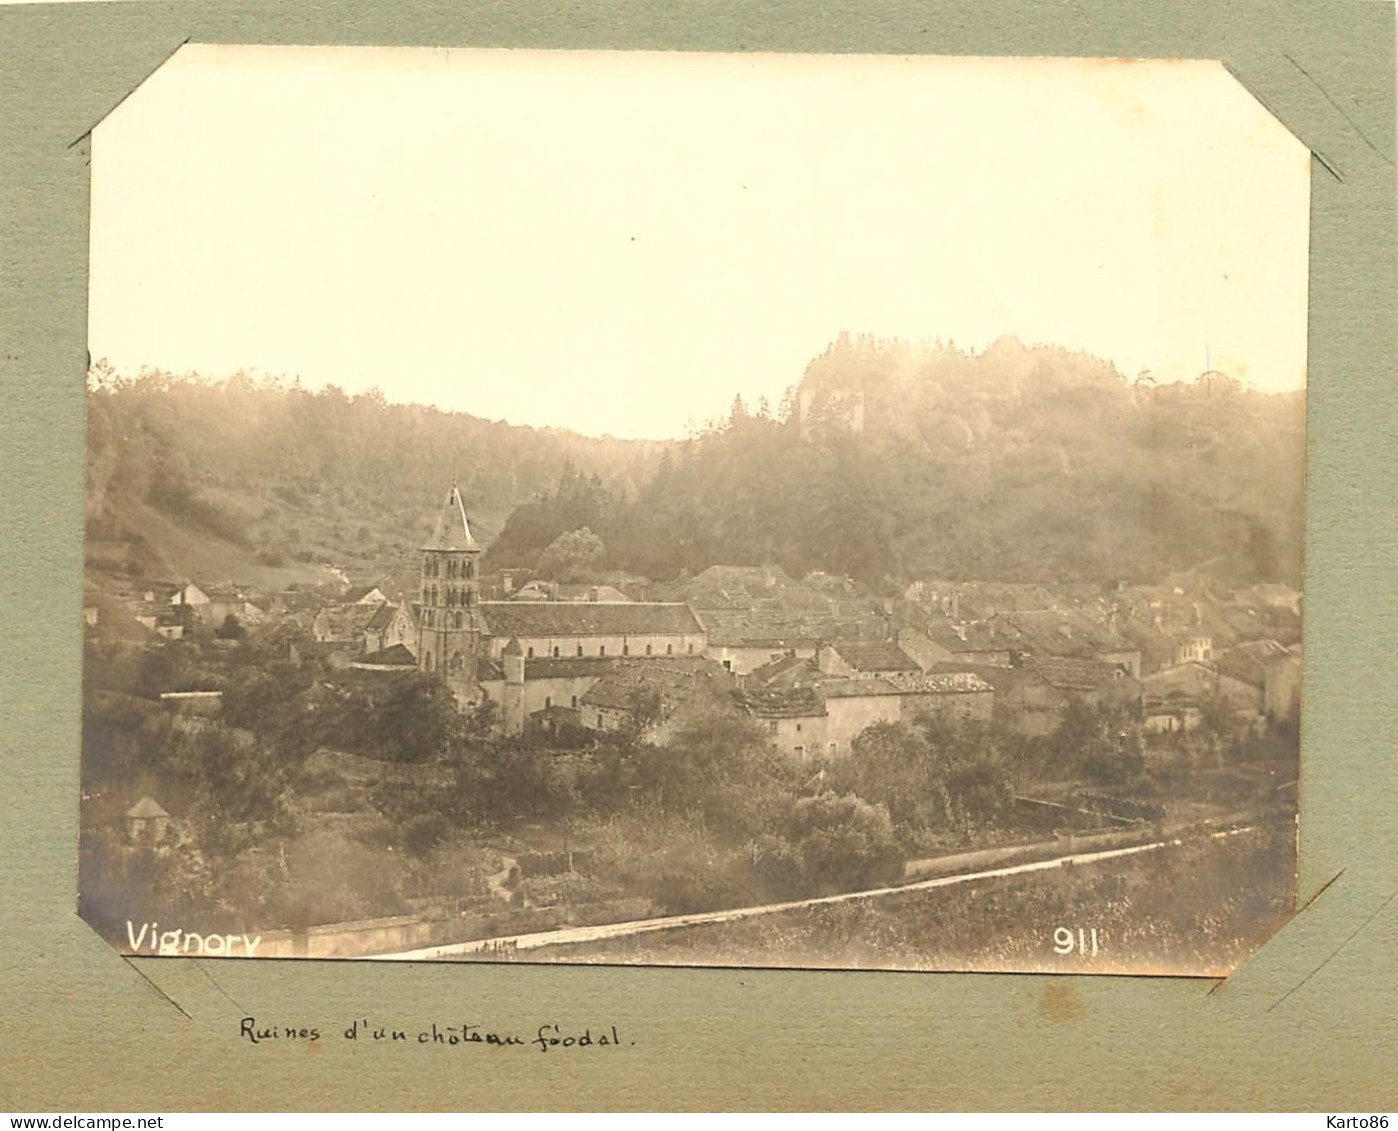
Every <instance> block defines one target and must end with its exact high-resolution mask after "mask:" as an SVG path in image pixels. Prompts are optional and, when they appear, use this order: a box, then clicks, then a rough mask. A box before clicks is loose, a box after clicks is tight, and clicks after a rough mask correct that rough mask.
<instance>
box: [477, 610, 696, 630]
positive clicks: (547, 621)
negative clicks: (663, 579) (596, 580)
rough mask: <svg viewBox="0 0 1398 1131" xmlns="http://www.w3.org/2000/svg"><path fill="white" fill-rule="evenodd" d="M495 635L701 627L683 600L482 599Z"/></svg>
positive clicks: (482, 612) (484, 614) (485, 615)
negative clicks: (603, 601) (642, 601)
mask: <svg viewBox="0 0 1398 1131" xmlns="http://www.w3.org/2000/svg"><path fill="white" fill-rule="evenodd" d="M479 608H480V611H481V614H482V615H483V616H484V618H485V623H486V628H487V631H488V632H489V633H490V635H492V636H524V637H531V636H535V637H537V636H680V635H690V636H698V635H700V633H701V632H702V631H703V630H702V629H701V628H700V626H699V622H698V621H696V620H695V619H694V614H693V613H691V612H690V611H689V608H688V607H687V606H685V605H680V604H642V603H641V602H633V603H630V604H606V603H601V602H592V601H576V602H574V601H483V602H481V604H480V606H479Z"/></svg>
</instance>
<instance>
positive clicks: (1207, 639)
mask: <svg viewBox="0 0 1398 1131" xmlns="http://www.w3.org/2000/svg"><path fill="white" fill-rule="evenodd" d="M1310 169H1311V163H1310V153H1309V152H1308V150H1307V149H1306V147H1305V146H1304V145H1303V144H1302V143H1301V142H1300V141H1298V140H1297V139H1296V138H1295V137H1294V136H1293V135H1292V134H1291V133H1290V132H1288V130H1287V129H1286V128H1285V127H1284V126H1283V125H1282V124H1281V123H1280V122H1278V121H1277V120H1276V119H1275V118H1274V117H1273V116H1272V115H1271V114H1270V113H1269V112H1268V110H1267V109H1266V108H1265V107H1264V106H1263V105H1262V104H1261V103H1260V102H1259V101H1257V99H1255V98H1254V97H1253V96H1252V95H1251V94H1250V93H1249V92H1248V90H1247V89H1246V88H1245V87H1244V86H1242V85H1241V84H1240V83H1239V82H1238V81H1237V80H1236V79H1235V78H1234V77H1233V76H1232V75H1231V74H1230V73H1229V72H1228V70H1227V69H1226V68H1225V67H1224V66H1223V65H1222V64H1220V63H1218V62H1216V61H1209V60H1130V59H1068V58H1057V59H1048V58H972V57H956V58H952V57H946V58H940V57H894V56H860V55H849V56H837V55H779V54H744V55H727V54H697V53H696V54H687V53H680V52H666V53H662V52H654V53H651V52H600V51H598V52H585V51H522V50H474V49H473V50H445V49H443V50H427V49H418V48H414V49H406V48H398V49H388V48H369V47H364V48H338V47H337V48H331V47H304V48H298V47H241V46H213V45H200V44H186V45H185V46H183V47H181V48H180V49H179V50H178V51H176V52H175V53H174V54H173V55H172V56H171V57H170V58H169V59H168V60H167V61H166V62H165V63H164V64H163V65H162V66H161V67H160V68H158V69H157V70H156V71H155V72H154V73H153V74H152V75H151V76H150V77H149V78H148V79H147V80H146V81H145V82H144V83H143V84H142V85H141V86H140V87H139V88H138V89H136V90H135V91H134V92H133V93H132V94H131V95H130V97H129V98H127V99H125V100H124V101H122V103H121V104H120V105H119V106H118V107H117V108H116V109H115V110H114V111H113V112H112V113H111V114H110V115H109V116H108V117H107V118H106V119H105V120H103V121H102V122H101V123H100V124H99V125H97V127H96V128H95V129H94V131H93V133H92V152H91V199H92V213H91V229H90V293H89V321H88V343H89V369H88V372H87V375H86V380H87V393H86V405H87V428H86V436H87V448H86V483H85V502H86V507H85V544H84V554H85V558H84V600H83V608H82V617H83V684H82V696H83V701H82V745H81V751H80V756H81V765H82V795H81V828H80V845H79V848H80V853H79V885H78V886H79V908H78V909H79V913H80V914H81V916H82V918H83V919H84V920H85V921H86V922H87V923H88V924H89V925H90V926H91V927H92V928H93V929H94V930H95V931H97V932H98V933H99V934H100V935H101V936H102V937H103V938H104V939H105V940H106V941H107V942H108V943H110V945H111V946H112V947H114V948H116V949H117V950H118V951H120V952H122V953H124V954H130V955H158V956H168V957H186V956H198V957H226V958H320V959H376V960H407V961H432V962H478V961H485V962H496V963H513V962H530V963H532V962H557V963H578V964H628V965H632V964H634V965H685V966H728V967H734V966H736V967H752V968H767V967H793V968H813V969H814V968H824V969H851V970H853V969H881V970H907V971H918V970H925V971H980V972H991V971H1013V972H1061V973H1101V974H1140V975H1175V976H1180V975H1184V976H1214V977H1217V976H1220V975H1226V974H1227V973H1229V972H1230V971H1232V970H1234V969H1236V968H1237V967H1238V966H1239V965H1240V964H1241V963H1242V962H1244V961H1245V960H1246V959H1247V958H1248V957H1249V956H1250V955H1252V954H1253V953H1255V952H1256V950H1257V949H1258V948H1259V947H1261V946H1262V945H1263V944H1264V943H1265V942H1266V941H1267V940H1268V939H1269V938H1270V937H1271V936H1272V935H1273V934H1274V933H1275V932H1276V931H1277V930H1278V929H1280V927H1281V926H1282V925H1283V924H1284V923H1285V922H1286V921H1287V920H1288V918H1289V917H1290V916H1291V915H1292V914H1293V912H1294V910H1295V903H1296V866H1297V836H1298V827H1304V826H1303V825H1302V824H1301V821H1302V820H1303V814H1302V811H1301V806H1300V800H1299V797H1298V784H1297V783H1298V777H1299V762H1300V757H1301V741H1300V737H1301V733H1302V725H1303V712H1302V670H1303V651H1302V625H1303V596H1302V587H1303V579H1302V575H1303V565H1304V563H1303V555H1302V551H1303V534H1304V521H1305V508H1304V497H1305V451H1306V444H1305V439H1306V434H1305V399H1306V393H1305V388H1306V351H1307V269H1308V243H1309V209H1310ZM75 612H76V610H75ZM74 755H75V756H78V755H79V752H78V751H75V752H74Z"/></svg>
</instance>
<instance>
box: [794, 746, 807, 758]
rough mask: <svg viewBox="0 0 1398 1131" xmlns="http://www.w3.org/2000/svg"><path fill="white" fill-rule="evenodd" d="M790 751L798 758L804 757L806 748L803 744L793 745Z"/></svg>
mask: <svg viewBox="0 0 1398 1131" xmlns="http://www.w3.org/2000/svg"><path fill="white" fill-rule="evenodd" d="M791 752H792V753H793V754H795V755H796V757H798V758H804V757H805V756H806V748H805V747H804V746H793V747H792V748H791Z"/></svg>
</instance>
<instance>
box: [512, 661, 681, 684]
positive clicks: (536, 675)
mask: <svg viewBox="0 0 1398 1131" xmlns="http://www.w3.org/2000/svg"><path fill="white" fill-rule="evenodd" d="M672 658H673V657H672ZM620 662H621V660H620V657H616V658H613V657H611V656H560V657H559V658H558V659H556V660H555V659H553V658H552V657H550V656H544V657H541V658H540V659H537V660H525V661H524V678H525V679H526V680H530V679H576V678H579V677H582V676H602V675H606V674H607V673H608V672H609V671H611V670H613V669H614V668H615V667H616V666H617V665H618V664H619V663H620ZM652 662H653V660H652Z"/></svg>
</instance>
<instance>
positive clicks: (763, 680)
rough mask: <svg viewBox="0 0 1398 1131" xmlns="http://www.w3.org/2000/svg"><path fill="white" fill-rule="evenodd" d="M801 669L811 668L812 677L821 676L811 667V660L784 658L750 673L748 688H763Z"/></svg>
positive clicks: (763, 665)
mask: <svg viewBox="0 0 1398 1131" xmlns="http://www.w3.org/2000/svg"><path fill="white" fill-rule="evenodd" d="M799 668H809V669H810V674H811V675H812V676H816V675H819V674H820V673H819V670H818V669H816V668H814V667H812V666H811V662H810V660H806V659H802V658H801V657H800V656H782V657H781V658H780V659H776V660H769V661H768V662H767V663H765V664H762V665H761V666H760V667H756V668H753V669H752V671H750V672H748V677H747V682H748V686H749V687H761V686H763V685H764V684H767V683H770V682H771V681H772V680H774V679H777V678H779V677H780V676H784V675H787V674H788V673H790V672H793V671H796V670H797V669H799Z"/></svg>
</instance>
